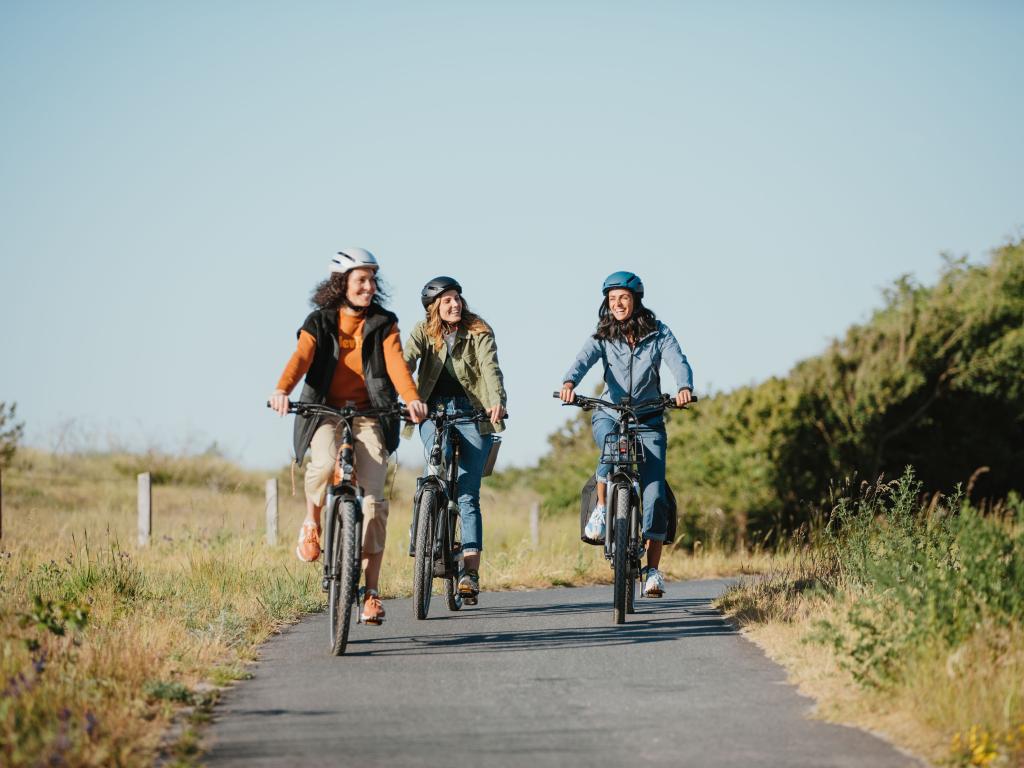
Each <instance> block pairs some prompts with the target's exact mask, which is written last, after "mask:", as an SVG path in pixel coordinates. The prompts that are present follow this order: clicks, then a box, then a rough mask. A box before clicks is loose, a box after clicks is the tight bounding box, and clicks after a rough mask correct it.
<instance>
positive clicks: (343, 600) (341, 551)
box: [330, 499, 360, 656]
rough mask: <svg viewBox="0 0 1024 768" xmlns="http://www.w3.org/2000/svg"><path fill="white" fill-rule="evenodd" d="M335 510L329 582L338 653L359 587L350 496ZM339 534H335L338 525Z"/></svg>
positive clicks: (345, 640) (334, 646)
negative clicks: (333, 578)
mask: <svg viewBox="0 0 1024 768" xmlns="http://www.w3.org/2000/svg"><path fill="white" fill-rule="evenodd" d="M336 509H337V510H338V519H337V520H335V528H334V531H335V535H334V542H335V545H334V547H333V549H334V554H335V557H336V558H337V559H336V560H335V564H336V570H337V573H338V578H337V580H336V581H333V582H332V583H331V593H332V595H333V596H334V601H333V606H332V610H331V616H330V619H331V628H332V630H333V632H332V638H331V640H332V643H331V653H333V654H334V655H335V656H341V655H342V654H343V653H345V648H346V646H347V645H348V634H349V630H350V629H351V627H352V607H353V606H354V605H355V604H356V590H357V589H358V587H359V570H360V562H359V550H358V546H359V542H358V541H357V540H356V505H355V502H354V501H352V500H351V499H341V500H340V502H339V503H338V505H337V507H336ZM339 525H340V527H341V531H340V533H341V536H338V535H337V534H338V526H339Z"/></svg>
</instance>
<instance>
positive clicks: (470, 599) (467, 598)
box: [460, 593, 479, 605]
mask: <svg viewBox="0 0 1024 768" xmlns="http://www.w3.org/2000/svg"><path fill="white" fill-rule="evenodd" d="M460 594H461V593H460ZM478 602H479V600H478V599H477V596H476V595H462V604H463V605H476V604H477V603H478Z"/></svg>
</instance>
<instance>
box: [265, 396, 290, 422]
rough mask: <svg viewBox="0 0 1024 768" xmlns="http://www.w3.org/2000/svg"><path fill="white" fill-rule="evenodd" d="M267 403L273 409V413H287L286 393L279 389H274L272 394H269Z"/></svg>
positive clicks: (282, 414)
mask: <svg viewBox="0 0 1024 768" xmlns="http://www.w3.org/2000/svg"><path fill="white" fill-rule="evenodd" d="M268 404H269V405H270V407H271V408H272V409H273V410H274V412H275V413H278V414H280V415H281V416H287V415H288V395H286V394H285V393H284V392H282V391H281V390H280V389H275V390H274V394H272V395H271V396H270V400H269V401H268Z"/></svg>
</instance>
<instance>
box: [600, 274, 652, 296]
mask: <svg viewBox="0 0 1024 768" xmlns="http://www.w3.org/2000/svg"><path fill="white" fill-rule="evenodd" d="M615 288H625V289H626V290H629V291H632V292H633V293H635V294H636V295H637V298H640V299H642V298H643V297H644V281H643V280H641V279H640V278H639V277H638V276H637V275H635V274H633V273H632V272H626V271H621V272H612V273H611V274H610V275H608V277H606V278H605V279H604V285H602V286H601V291H602V293H604V295H605V296H607V295H608V291H611V290H613V289H615Z"/></svg>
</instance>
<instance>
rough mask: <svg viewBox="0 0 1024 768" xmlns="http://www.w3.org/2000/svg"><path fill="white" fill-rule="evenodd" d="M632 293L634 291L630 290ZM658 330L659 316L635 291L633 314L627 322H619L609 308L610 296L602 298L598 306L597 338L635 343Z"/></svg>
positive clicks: (595, 335)
mask: <svg viewBox="0 0 1024 768" xmlns="http://www.w3.org/2000/svg"><path fill="white" fill-rule="evenodd" d="M630 293H633V292H632V291H630ZM656 330H658V318H657V317H656V316H655V314H654V312H652V311H651V310H650V309H648V308H647V307H645V306H644V300H643V299H642V298H640V297H639V296H637V295H636V294H635V293H633V314H632V315H630V316H629V319H628V320H626V321H625V322H619V321H618V320H616V319H615V317H614V316H613V315H612V313H611V310H609V309H608V297H607V296H605V297H604V298H603V299H602V300H601V306H600V307H598V308H597V331H596V332H595V333H594V338H595V339H599V340H600V339H604V340H606V341H619V340H621V341H626V342H630V341H631V340H632V341H631V343H633V344H635V343H636V342H638V341H640V339H642V338H643V337H644V336H646V335H647V334H649V333H653V332H654V331H656Z"/></svg>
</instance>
